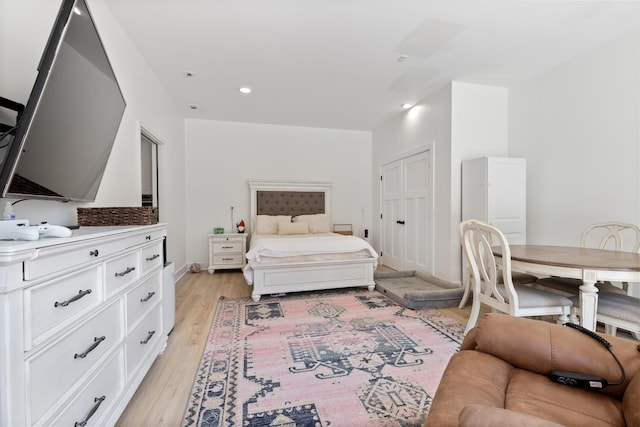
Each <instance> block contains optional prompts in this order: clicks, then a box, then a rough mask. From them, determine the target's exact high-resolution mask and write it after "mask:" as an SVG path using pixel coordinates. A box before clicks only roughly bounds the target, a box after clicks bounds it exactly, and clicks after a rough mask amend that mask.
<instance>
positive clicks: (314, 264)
mask: <svg viewBox="0 0 640 427" xmlns="http://www.w3.org/2000/svg"><path fill="white" fill-rule="evenodd" d="M249 189H250V191H251V224H252V230H253V229H254V226H255V222H256V221H255V219H256V215H257V212H258V206H257V194H258V191H307V192H308V191H313V192H318V191H321V192H324V193H325V197H324V200H325V213H326V214H327V215H328V216H329V218H332V217H331V184H330V183H322V182H276V181H250V182H249ZM331 223H333V221H331ZM376 264H377V260H375V259H373V258H365V259H354V260H335V261H308V262H295V263H277V264H257V263H255V264H254V263H252V262H249V266H250V267H251V268H252V269H253V292H252V293H251V298H252V299H253V300H254V301H255V302H258V301H259V300H260V297H261V296H262V295H265V294H267V295H268V294H279V293H287V292H302V291H315V290H322V289H338V288H350V287H356V286H367V287H368V289H369V290H370V291H373V290H374V289H375V286H376V284H375V282H374V280H373V273H374V270H375V267H376Z"/></svg>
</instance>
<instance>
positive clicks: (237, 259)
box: [213, 254, 244, 266]
mask: <svg viewBox="0 0 640 427" xmlns="http://www.w3.org/2000/svg"><path fill="white" fill-rule="evenodd" d="M243 258H244V254H227V255H214V256H213V263H214V264H215V265H216V266H222V265H229V264H237V265H242V264H243V262H242V259H243Z"/></svg>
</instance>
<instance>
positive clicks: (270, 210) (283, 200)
mask: <svg viewBox="0 0 640 427" xmlns="http://www.w3.org/2000/svg"><path fill="white" fill-rule="evenodd" d="M256 197H257V199H256V214H257V215H291V216H296V215H310V214H317V213H325V212H324V208H325V202H324V198H325V193H324V192H323V191H279V190H274V191H264V190H262V191H258V192H257V195H256Z"/></svg>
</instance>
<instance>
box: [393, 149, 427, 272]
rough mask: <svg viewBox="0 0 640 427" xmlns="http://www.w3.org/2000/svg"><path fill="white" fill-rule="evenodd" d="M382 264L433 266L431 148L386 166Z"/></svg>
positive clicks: (399, 267)
mask: <svg viewBox="0 0 640 427" xmlns="http://www.w3.org/2000/svg"><path fill="white" fill-rule="evenodd" d="M381 179H382V183H381V187H382V198H381V199H382V209H381V210H382V218H381V220H382V227H381V229H382V257H381V262H382V264H384V265H386V266H388V267H391V268H393V269H395V270H421V271H426V272H430V271H431V269H432V265H431V259H432V248H433V244H432V240H433V237H432V231H431V230H432V224H431V221H432V219H431V210H432V197H433V195H432V190H431V189H432V177H431V157H430V152H428V151H425V152H422V153H418V154H415V155H413V156H410V157H407V158H404V159H401V160H397V161H395V162H392V163H388V164H385V165H383V166H382V174H381Z"/></svg>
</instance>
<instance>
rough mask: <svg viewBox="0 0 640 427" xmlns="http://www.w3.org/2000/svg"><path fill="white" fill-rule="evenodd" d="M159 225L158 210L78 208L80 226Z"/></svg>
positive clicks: (143, 208)
mask: <svg viewBox="0 0 640 427" xmlns="http://www.w3.org/2000/svg"><path fill="white" fill-rule="evenodd" d="M157 223H158V208H154V207H146V206H144V207H121V208H78V225H80V226H100V225H151V224H157Z"/></svg>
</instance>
